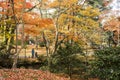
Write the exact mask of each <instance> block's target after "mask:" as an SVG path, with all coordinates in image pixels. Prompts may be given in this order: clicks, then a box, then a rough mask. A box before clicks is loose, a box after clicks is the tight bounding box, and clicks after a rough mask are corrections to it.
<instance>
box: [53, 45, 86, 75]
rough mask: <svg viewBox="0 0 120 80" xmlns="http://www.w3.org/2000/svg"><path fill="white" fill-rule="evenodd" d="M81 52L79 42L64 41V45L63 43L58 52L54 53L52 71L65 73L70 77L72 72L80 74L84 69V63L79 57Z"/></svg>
mask: <svg viewBox="0 0 120 80" xmlns="http://www.w3.org/2000/svg"><path fill="white" fill-rule="evenodd" d="M81 53H82V49H81V47H80V46H79V45H78V44H77V43H72V44H70V43H64V46H63V45H61V46H60V47H59V49H58V51H57V53H56V54H53V55H52V64H51V71H52V72H55V73H65V74H68V75H69V76H70V77H71V75H72V74H79V75H80V72H81V71H82V70H83V69H84V67H83V66H84V63H83V62H82V61H81V60H80V59H79V58H77V57H78V56H80V55H81ZM80 70H81V71H80Z"/></svg>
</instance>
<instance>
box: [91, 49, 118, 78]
mask: <svg viewBox="0 0 120 80" xmlns="http://www.w3.org/2000/svg"><path fill="white" fill-rule="evenodd" d="M90 74H91V76H92V77H97V78H99V79H101V80H119V79H120V47H116V48H112V47H110V48H105V49H103V50H97V51H96V52H95V60H94V61H92V62H91V71H90Z"/></svg>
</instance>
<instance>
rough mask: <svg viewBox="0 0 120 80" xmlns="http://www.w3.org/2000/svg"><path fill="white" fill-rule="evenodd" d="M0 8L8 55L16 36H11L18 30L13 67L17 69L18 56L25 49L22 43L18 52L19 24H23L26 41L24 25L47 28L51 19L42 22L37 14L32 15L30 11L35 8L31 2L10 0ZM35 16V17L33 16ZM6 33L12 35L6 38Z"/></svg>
mask: <svg viewBox="0 0 120 80" xmlns="http://www.w3.org/2000/svg"><path fill="white" fill-rule="evenodd" d="M0 7H2V10H1V14H2V15H1V22H2V23H3V24H1V27H2V26H3V27H4V28H3V29H2V30H1V31H4V33H5V34H4V36H5V38H4V39H5V40H4V42H5V45H6V53H8V54H9V53H10V51H11V45H10V44H11V42H12V40H13V38H14V36H11V34H14V32H15V30H16V52H15V53H16V54H15V55H14V62H13V67H16V63H17V58H18V54H19V52H20V51H21V49H22V48H23V41H22V48H21V49H20V50H19V51H18V49H17V38H18V36H17V26H18V25H19V24H22V27H23V29H22V40H24V25H25V24H30V25H36V26H37V27H41V26H42V27H46V26H47V25H49V24H51V23H52V20H51V19H44V20H42V19H41V18H40V17H39V16H38V15H37V14H36V13H31V12H28V11H31V9H33V8H34V6H32V5H31V3H30V2H26V0H14V1H13V0H9V1H7V0H6V1H1V2H0ZM33 14H34V16H33ZM6 32H8V33H9V34H10V36H9V37H7V36H6Z"/></svg>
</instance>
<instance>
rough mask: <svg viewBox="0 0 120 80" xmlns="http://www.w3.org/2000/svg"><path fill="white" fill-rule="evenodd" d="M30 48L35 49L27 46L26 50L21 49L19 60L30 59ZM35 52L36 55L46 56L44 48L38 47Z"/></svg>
mask: <svg viewBox="0 0 120 80" xmlns="http://www.w3.org/2000/svg"><path fill="white" fill-rule="evenodd" d="M32 48H34V49H35V45H27V48H26V49H22V50H21V52H20V54H19V58H24V57H25V56H26V57H27V58H29V57H31V56H32V54H31V50H32ZM35 52H37V53H38V55H46V50H45V47H41V48H40V47H39V48H38V49H35Z"/></svg>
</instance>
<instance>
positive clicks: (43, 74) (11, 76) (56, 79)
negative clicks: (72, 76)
mask: <svg viewBox="0 0 120 80" xmlns="http://www.w3.org/2000/svg"><path fill="white" fill-rule="evenodd" d="M0 80H69V79H68V78H65V77H60V76H57V75H55V74H53V73H50V72H48V71H41V70H34V69H0Z"/></svg>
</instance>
